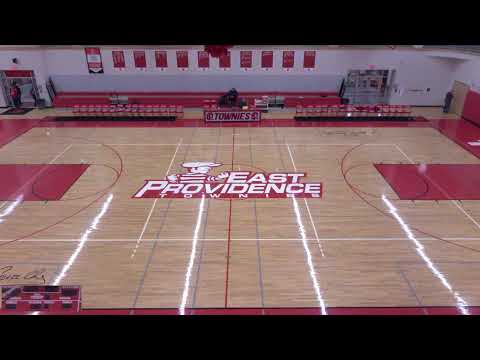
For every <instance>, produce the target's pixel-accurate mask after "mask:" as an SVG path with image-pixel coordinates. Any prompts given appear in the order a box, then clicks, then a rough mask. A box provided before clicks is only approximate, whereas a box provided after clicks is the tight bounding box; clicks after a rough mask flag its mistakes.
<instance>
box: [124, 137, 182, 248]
mask: <svg viewBox="0 0 480 360" xmlns="http://www.w3.org/2000/svg"><path fill="white" fill-rule="evenodd" d="M182 141H183V138H180V141H179V142H178V144H177V148H176V149H175V152H174V153H173V155H172V159H171V160H170V164H169V165H168V169H167V171H166V172H165V177H167V176H168V174H169V173H170V169H171V168H172V164H173V161H174V160H175V157H176V156H177V152H178V149H180V145H181V144H182ZM157 201H158V198H156V199H155V201H154V202H153V204H152V207H151V208H150V212H149V213H148V216H147V219H146V220H145V223H144V224H143V228H142V232H141V233H140V236H139V237H138V239H137V244H136V246H135V249H134V250H133V253H132V255H131V257H134V256H135V253H136V251H137V249H138V246H139V245H140V242H141V241H142V237H143V234H144V233H145V230H146V229H147V226H148V223H149V222H150V218H151V216H152V214H153V210H154V209H155V205H157Z"/></svg>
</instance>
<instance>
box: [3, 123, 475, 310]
mask: <svg viewBox="0 0 480 360" xmlns="http://www.w3.org/2000/svg"><path fill="white" fill-rule="evenodd" d="M49 115H51V114H49ZM447 117H448V116H447ZM3 121H9V122H10V121H11V122H13V121H14V120H3ZM442 121H443V123H442ZM462 121H463V120H462ZM457 122H459V120H445V119H444V120H439V121H437V122H436V126H437V127H436V126H435V123H433V122H424V123H418V124H420V125H419V126H415V127H411V126H398V127H389V126H384V125H383V123H378V124H373V125H371V126H368V127H358V126H355V127H345V126H344V124H342V123H339V124H338V125H337V126H336V127H324V126H321V125H318V126H312V127H268V128H262V127H249V126H245V127H243V126H241V125H239V126H235V127H209V128H204V127H178V128H177V127H168V128H166V127H165V128H164V127H154V128H150V127H135V126H132V127H124V124H123V125H122V124H119V126H115V127H105V128H101V127H86V126H88V125H83V126H80V127H78V126H75V124H71V125H69V124H68V123H69V122H65V123H54V122H47V123H44V124H36V126H34V127H32V128H30V129H29V130H27V131H25V132H20V133H19V134H18V136H17V137H14V138H9V139H8V141H6V142H5V144H4V145H3V146H2V147H0V165H3V166H5V165H13V168H12V167H8V168H7V167H4V169H7V170H6V171H4V172H3V173H2V177H3V179H2V183H3V184H4V185H5V186H6V188H8V189H12V190H11V191H10V192H9V191H6V190H5V191H3V195H2V196H3V197H4V199H3V201H1V202H0V234H1V236H0V268H1V269H0V285H7V284H18V283H19V282H20V283H23V284H55V285H58V284H71V285H81V286H82V294H83V308H86V309H162V308H169V309H175V311H178V313H180V314H183V313H186V312H188V311H191V310H190V309H198V308H206V309H223V308H243V309H245V308H254V309H272V308H280V309H294V308H295V309H298V308H302V309H309V310H308V311H311V309H316V310H315V311H318V313H322V314H326V313H330V310H329V309H339V308H372V309H373V308H379V307H380V308H385V307H388V308H396V309H401V308H406V309H420V310H419V311H420V313H427V312H428V311H429V310H428V309H430V308H432V307H433V308H434V307H448V308H453V309H455V311H456V312H457V313H461V314H470V313H474V312H475V311H477V310H475V309H476V308H475V307H476V306H480V203H479V201H478V200H476V199H475V197H476V196H477V195H478V194H477V193H476V191H475V190H472V191H470V190H469V191H470V192H468V194H467V195H466V196H467V197H466V198H465V197H464V198H462V199H460V198H459V199H457V198H455V196H452V195H451V194H453V193H458V192H460V193H462V191H463V190H465V187H468V186H469V184H468V179H470V178H475V176H476V174H477V172H476V171H475V170H476V169H477V168H476V167H474V168H473V170H472V172H467V173H466V174H467V175H465V173H462V174H464V175H462V178H460V179H459V178H458V174H457V173H456V172H455V171H453V170H452V169H451V166H449V165H452V164H457V165H479V166H480V160H479V158H478V157H477V155H476V154H475V153H474V151H473V150H472V151H469V149H468V145H465V144H462V143H461V141H460V140H458V139H455V138H454V136H455V135H451V136H450V135H449V134H453V133H454V132H448V131H447V130H445V131H443V130H442V127H443V128H444V129H447V128H448V127H449V126H452V124H455V123H457ZM454 126H456V125H454ZM442 132H443V133H442ZM475 135H476V134H474V135H472V136H475ZM449 137H450V138H449ZM479 138H480V137H479ZM452 140H453V141H452ZM477 140H478V139H477ZM192 161H208V162H215V163H221V164H224V165H223V166H221V167H219V168H218V169H214V170H213V171H212V174H219V173H220V172H221V171H224V170H225V169H227V170H232V169H233V170H235V171H242V170H244V171H261V172H265V173H272V172H305V173H306V177H305V178H304V179H302V181H303V182H314V183H322V186H323V196H322V198H308V199H304V198H298V199H297V198H265V199H243V200H225V199H224V200H222V199H210V198H207V199H194V198H192V199H162V198H158V199H135V198H132V196H133V195H134V194H135V193H136V192H137V191H138V189H139V188H140V187H142V185H143V184H144V182H145V180H146V179H164V178H165V176H167V175H170V174H177V173H182V172H184V169H183V168H182V164H183V163H185V162H192ZM38 164H43V165H45V166H44V167H43V168H40V170H39V171H38V172H36V173H34V174H33V175H32V174H31V175H28V174H27V175H25V174H24V173H22V171H23V170H22V169H25V168H27V169H32V168H33V169H36V168H35V167H32V165H38ZM61 164H64V165H68V166H74V168H77V169H78V167H79V166H82V165H85V167H86V166H87V165H89V166H88V167H86V169H83V168H82V169H80V170H79V173H78V174H77V176H76V177H75V178H74V179H71V180H68V179H67V180H65V179H64V176H65V172H63V170H62V172H59V173H57V174H55V172H52V171H53V170H52V171H51V170H50V169H55V167H52V166H53V165H61ZM378 164H391V165H400V164H404V165H406V164H419V165H418V166H422V165H423V166H425V165H426V167H427V169H428V166H429V165H433V164H441V166H442V168H441V169H442V171H443V173H442V175H441V177H440V181H442V182H441V183H440V184H435V182H434V181H433V180H431V179H430V180H431V183H430V180H428V181H427V182H426V183H427V186H428V183H430V186H431V187H436V188H438V189H439V194H440V193H441V194H440V195H437V196H440V198H438V199H437V198H435V199H433V200H424V199H423V198H421V197H413V198H408V196H407V198H408V199H404V200H401V199H400V198H399V192H400V191H401V190H402V187H404V188H405V187H406V188H409V187H410V190H411V189H413V190H412V191H413V192H415V191H416V190H415V186H416V185H411V184H412V183H413V182H412V181H413V180H411V178H409V177H408V176H406V175H405V176H403V175H402V173H400V177H397V180H396V181H397V185H395V184H393V183H392V184H390V183H389V181H387V178H386V177H385V176H382V173H381V172H380V171H379V170H378V169H377V168H376V167H375V166H374V165H378ZM0 168H1V166H0ZM398 168H400V166H398ZM419 168H420V169H421V167H419ZM35 171H36V170H35ZM82 171H83V172H82ZM25 176H26V177H25ZM435 181H438V180H435ZM466 181H467V182H466ZM472 181H476V180H472ZM32 184H33V185H37V188H36V190H35V189H34V188H35V186H33V185H32ZM432 184H433V185H432ZM395 186H398V187H397V188H394V187H395ZM422 186H423V185H422ZM56 187H57V188H58V189H55V188H56ZM32 189H33V190H35V191H36V193H35V194H36V196H38V197H40V195H38V192H43V193H47V192H53V193H55V191H57V190H58V191H60V195H59V197H58V199H54V200H45V199H34V195H35V194H33V195H32V194H30V195H28V194H27V192H32V191H33V190H32ZM62 191H65V193H63V194H61V192H62ZM426 191H427V192H428V191H430V190H428V189H427V190H426ZM478 191H479V192H480V190H478ZM464 192H465V191H463V193H464ZM0 193H2V192H1V191H0ZM422 194H425V193H422ZM442 194H443V195H442ZM27 195H28V196H33V198H31V199H30V200H24V198H26V196H27ZM5 197H8V199H7V198H5ZM434 197H435V196H434ZM35 200H36V201H35ZM32 274H33V275H32ZM287 312H288V311H287ZM333 312H334V311H333Z"/></svg>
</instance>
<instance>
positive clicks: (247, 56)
mask: <svg viewBox="0 0 480 360" xmlns="http://www.w3.org/2000/svg"><path fill="white" fill-rule="evenodd" d="M240 67H241V68H251V67H252V52H251V51H240Z"/></svg>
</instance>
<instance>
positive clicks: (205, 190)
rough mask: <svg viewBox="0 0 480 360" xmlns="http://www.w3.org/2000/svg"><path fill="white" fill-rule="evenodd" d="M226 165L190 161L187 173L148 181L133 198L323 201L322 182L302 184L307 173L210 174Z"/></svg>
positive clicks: (230, 172) (247, 172)
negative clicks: (320, 199) (291, 198)
mask: <svg viewBox="0 0 480 360" xmlns="http://www.w3.org/2000/svg"><path fill="white" fill-rule="evenodd" d="M222 165H223V164H219V163H213V162H188V163H184V164H182V167H184V168H185V169H187V172H186V173H182V174H172V175H168V176H167V177H166V179H164V180H145V184H144V185H143V186H142V188H141V189H140V190H138V191H137V193H136V194H135V195H133V197H134V198H168V199H172V198H174V199H178V198H181V199H189V198H202V197H204V196H205V197H208V198H214V199H249V198H255V199H264V198H289V197H297V198H321V197H322V184H321V183H301V182H300V179H301V178H303V177H305V176H306V174H305V173H298V172H291V173H263V172H251V171H223V172H221V173H220V174H218V175H210V174H209V173H210V170H212V168H216V167H219V166H222Z"/></svg>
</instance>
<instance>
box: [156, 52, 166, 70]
mask: <svg viewBox="0 0 480 360" xmlns="http://www.w3.org/2000/svg"><path fill="white" fill-rule="evenodd" d="M155 66H156V67H157V68H161V69H163V68H166V67H168V64H167V52H166V51H164V50H157V51H155Z"/></svg>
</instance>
